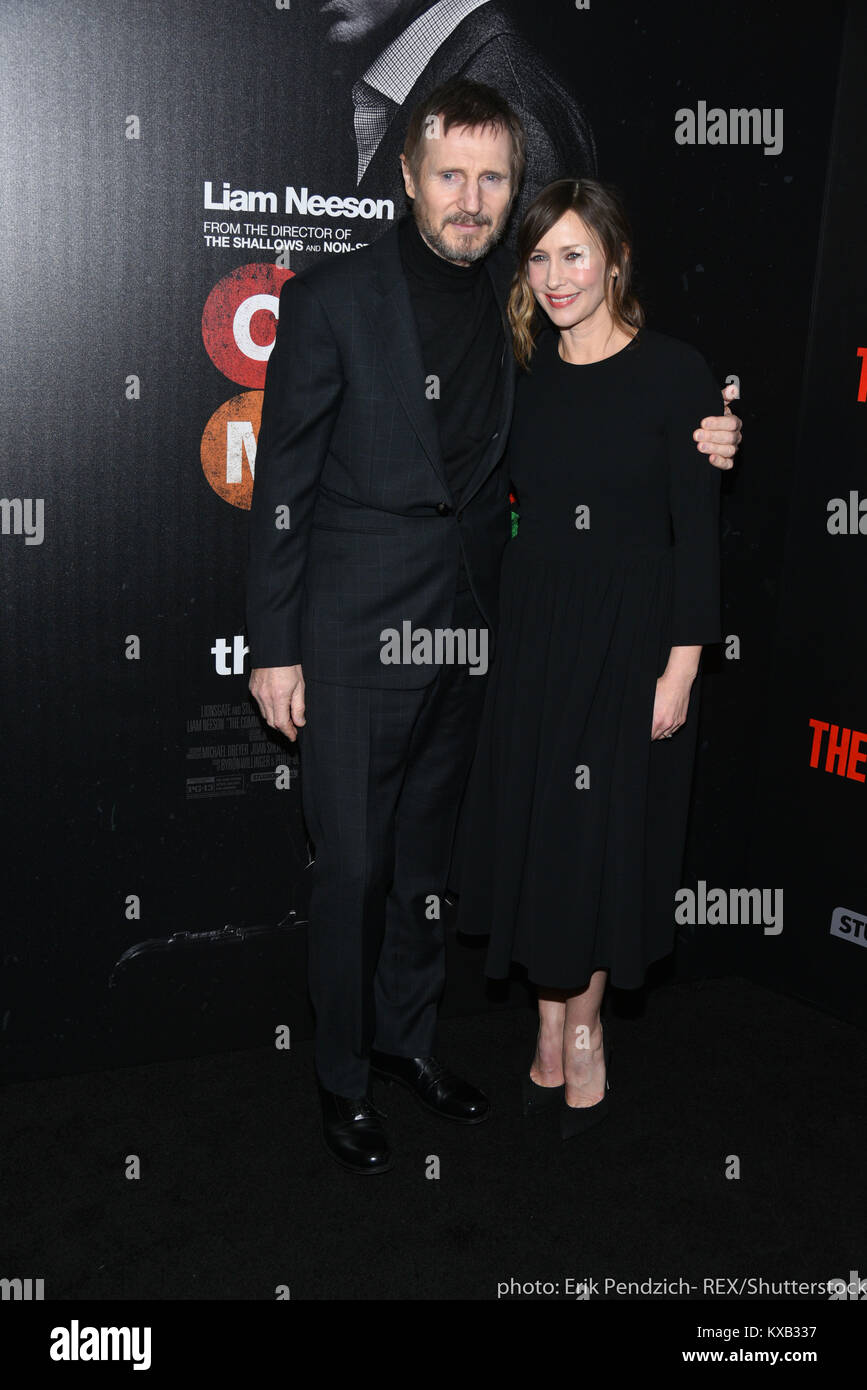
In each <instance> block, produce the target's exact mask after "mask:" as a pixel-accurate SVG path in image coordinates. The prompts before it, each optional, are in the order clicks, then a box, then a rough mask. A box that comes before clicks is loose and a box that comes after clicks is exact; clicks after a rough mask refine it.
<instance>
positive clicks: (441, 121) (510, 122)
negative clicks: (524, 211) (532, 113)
mask: <svg viewBox="0 0 867 1390" xmlns="http://www.w3.org/2000/svg"><path fill="white" fill-rule="evenodd" d="M452 126H456V127H457V128H458V129H461V128H462V127H463V126H469V127H470V128H471V129H474V128H476V127H479V126H482V127H486V128H487V129H489V130H492V131H494V130H506V131H508V133H509V135H510V136H511V138H512V160H511V174H512V190H513V192H516V191H517V189H518V188H519V187H520V184H521V180H522V178H523V177H524V165H525V163H526V144H527V140H526V136H525V134H524V127H523V126H522V125H521V122H520V120H519V119H518V117H517V116H516V115H515V112H514V111H513V110H512V108H511V106H510V105H509V103H508V102H507V101H506V99H505V97H502V96H500V93H499V92H498V91H496V89H495V88H494V87H488V86H486V84H485V83H484V82H471V81H470V80H469V78H466V77H450V78H449V80H448V81H447V82H443V83H442V84H441V85H440V86H439V87H435V88H434V90H433V91H432V92H431V93H430V94H429V95H428V96H426V97H425V98H424V100H423V101H420V102H419V103H418V105H417V106H416V107H414V108H413V112H412V115H411V116H410V118H409V125H408V127H407V131H406V138H405V140H404V145H403V153H404V157H405V159H406V162H407V164H408V165H409V171H410V173H411V174H412V177H413V179H414V180H417V179H418V176H419V173H420V171H421V166H422V161H423V159H424V154H425V148H426V141H427V140H428V139H430V137H431V135H432V134H437V135H446V134H448V132H449V130H450V129H451V128H452Z"/></svg>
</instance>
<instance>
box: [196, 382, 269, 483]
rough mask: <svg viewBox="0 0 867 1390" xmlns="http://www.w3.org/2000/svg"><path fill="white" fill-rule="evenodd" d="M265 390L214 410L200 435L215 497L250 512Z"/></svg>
mask: <svg viewBox="0 0 867 1390" xmlns="http://www.w3.org/2000/svg"><path fill="white" fill-rule="evenodd" d="M264 394H265V393H264V391H243V392H242V393H241V395H240V396H233V397H232V399H231V400H228V401H224V402H223V404H222V405H221V406H220V408H219V409H218V410H215V411H214V413H213V415H212V416H211V418H210V420H209V421H208V423H207V424H206V425H205V429H204V433H203V434H202V447H201V451H200V452H201V459H202V471H203V472H204V475H205V477H206V478H207V480H208V482H209V483H210V485H211V487H212V488H213V489H214V492H215V493H216V494H217V496H218V497H222V499H223V501H224V502H230V503H231V504H232V506H233V507H241V508H243V509H244V510H245V511H249V509H250V503H251V502H252V500H253V475H254V472H255V464H256V441H257V440H258V438H259V426H260V424H261V423H262V398H263V396H264Z"/></svg>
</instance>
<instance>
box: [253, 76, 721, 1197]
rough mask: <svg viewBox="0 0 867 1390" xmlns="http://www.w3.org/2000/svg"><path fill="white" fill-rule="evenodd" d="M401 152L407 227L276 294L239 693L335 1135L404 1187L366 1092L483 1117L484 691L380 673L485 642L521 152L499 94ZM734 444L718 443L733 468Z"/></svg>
mask: <svg viewBox="0 0 867 1390" xmlns="http://www.w3.org/2000/svg"><path fill="white" fill-rule="evenodd" d="M431 114H436V116H437V118H438V119H437V124H436V126H435V131H436V134H435V138H426V137H425V131H426V130H428V129H429V119H430V116H431ZM405 148H406V157H405V158H404V159H403V161H402V165H401V167H402V171H403V177H404V180H405V186H406V191H407V194H408V196H409V198H410V199H411V200H412V213H411V214H410V215H408V216H407V217H404V218H403V219H401V221H400V223H399V224H398V225H397V226H396V227H394V228H392V229H391V230H389V231H388V232H386V233H385V234H384V235H383V236H381V237H379V238H378V240H376V241H375V242H373V243H372V244H371V245H369V246H365V247H363V248H361V249H360V250H358V251H356V252H354V253H353V254H352V255H351V256H346V257H341V258H339V259H338V260H329V261H328V262H322V263H319V264H317V265H315V266H312V267H310V268H309V269H307V270H304V271H303V272H301V273H300V274H299V275H297V276H295V277H294V278H292V279H290V280H288V281H287V282H286V284H285V285H284V287H283V290H282V292H281V296H280V313H279V319H278V327H277V337H276V342H275V346H274V349H273V351H272V353H271V356H270V359H269V363H268V371H267V378H266V384H265V396H264V404H263V413H262V425H261V429H260V433H259V441H258V447H257V454H256V475H255V485H254V491H253V503H252V509H251V517H250V563H249V571H248V584H247V626H248V637H249V645H250V661H251V666H252V668H253V670H252V675H251V680H250V689H251V692H252V693H253V695H254V697H255V699H256V700H257V702H258V705H259V708H260V710H261V712H262V714H263V716H264V718H265V720H266V722H267V723H268V724H269V725H270V726H271V727H272V728H277V729H280V730H281V731H282V732H283V733H285V734H286V736H287V737H288V738H289V739H291V740H293V741H295V740H298V745H299V750H300V757H301V789H302V798H303V807H304V815H305V819H306V822H307V827H308V830H309V833H310V836H311V839H312V840H313V842H314V845H315V850H316V858H315V862H314V864H313V866H312V871H311V872H312V894H311V903H310V927H309V931H308V955H309V986H310V993H311V998H312V1000H313V1005H314V1010H315V1013H316V1041H315V1066H316V1074H317V1079H318V1083H319V1092H320V1099H321V1104H322V1120H323V1136H324V1140H325V1144H326V1147H327V1149H328V1151H329V1153H330V1154H331V1156H332V1157H333V1158H334V1159H335V1160H336V1161H337V1162H339V1163H341V1164H342V1165H343V1166H344V1167H345V1168H347V1169H350V1170H351V1171H354V1172H359V1173H374V1172H383V1171H386V1170H387V1169H388V1168H390V1167H391V1165H392V1159H391V1151H390V1146H389V1140H388V1136H387V1135H386V1132H385V1129H384V1127H383V1123H382V1120H383V1117H382V1116H381V1114H380V1112H379V1111H378V1110H377V1109H376V1107H375V1106H374V1104H373V1101H372V1098H371V1095H370V1089H369V1080H370V1073H371V1071H372V1070H373V1071H374V1072H375V1073H376V1074H378V1075H379V1076H382V1077H386V1078H388V1079H391V1080H396V1081H399V1082H400V1083H402V1084H403V1085H405V1086H407V1087H408V1088H409V1089H410V1090H411V1091H412V1092H413V1094H414V1095H415V1096H416V1097H417V1099H418V1100H419V1101H420V1102H421V1103H422V1104H423V1105H425V1106H426V1107H427V1108H428V1109H430V1110H432V1111H434V1112H435V1113H436V1114H438V1115H439V1116H441V1117H443V1118H446V1119H449V1120H452V1121H454V1122H456V1123H463V1124H476V1123H479V1122H481V1121H483V1120H485V1119H486V1118H487V1117H488V1114H489V1110H490V1106H489V1102H488V1100H487V1098H486V1097H485V1095H484V1094H483V1093H482V1092H481V1091H480V1090H478V1089H477V1088H476V1087H475V1086H474V1085H471V1084H469V1083H468V1082H466V1081H464V1080H462V1079H461V1078H460V1077H459V1076H457V1075H456V1074H455V1073H454V1072H453V1071H451V1070H450V1069H449V1068H448V1067H446V1066H445V1065H444V1064H442V1063H441V1062H440V1061H439V1060H438V1059H437V1058H436V1056H435V1052H434V1049H435V1030H436V1011H437V1004H438V1001H439V997H440V994H441V992H442V988H443V984H444V980H445V940H444V931H443V922H442V919H441V914H440V913H439V912H436V911H432V910H431V908H432V905H436V904H438V903H439V901H440V900H441V897H442V896H443V895H444V893H445V890H446V887H447V876H448V869H449V859H450V854H451V847H452V837H453V831H454V825H455V820H456V816H457V811H458V807H459V803H460V798H461V793H462V791H463V787H464V783H465V780H466V776H467V772H468V770H469V765H470V762H471V759H472V753H473V750H474V747H475V742H476V733H477V728H478V723H479V718H480V715H481V706H482V700H483V696H484V686H485V680H484V676H483V674H481V672H480V671H478V670H477V671H473V670H472V669H471V668H470V666H469V665H468V664H457V663H454V664H442V663H441V664H439V665H438V664H436V661H435V660H434V661H429V662H428V663H427V664H415V663H414V662H403V663H396V664H392V663H386V662H384V661H383V659H382V655H383V647H382V633H383V631H384V630H386V629H393V630H397V631H398V632H400V631H401V630H402V628H403V625H404V623H405V622H407V621H410V622H411V624H412V626H413V628H414V629H424V630H426V631H428V632H435V631H437V630H439V631H443V630H445V629H448V628H451V629H455V630H463V631H465V632H470V631H477V632H480V631H485V632H486V633H487V632H490V634H491V637H492V638H493V636H494V634H495V633H496V625H497V590H498V577H499V565H500V558H501V555H502V551H503V547H504V545H505V543H506V541H507V539H508V536H509V531H510V526H509V504H508V479H507V478H506V476H505V471H504V470H503V469H502V468H501V467H499V464H500V460H501V458H502V455H503V451H504V447H505V443H506V437H507V433H508V427H509V421H510V418H511V411H512V402H513V395H514V359H513V355H512V348H511V339H510V334H509V332H508V329H507V325H506V321H505V318H504V316H503V310H504V306H505V302H506V299H507V295H508V290H509V285H510V281H511V276H512V269H513V263H514V258H513V255H512V253H511V252H510V251H509V250H508V249H507V248H506V247H503V246H498V245H497V243H498V241H499V240H500V239H501V237H502V235H503V232H504V229H505V226H506V223H507V220H508V217H509V214H510V210H511V208H512V205H513V203H514V200H515V197H516V194H517V192H518V189H519V187H520V184H521V178H522V175H523V166H524V158H525V136H524V131H523V126H522V125H521V122H520V121H519V120H518V118H517V116H516V115H515V113H514V112H513V111H512V109H511V107H510V106H509V104H508V103H507V102H506V101H505V100H504V99H503V98H502V97H501V96H500V94H499V93H498V92H496V91H494V90H493V89H491V88H490V87H487V86H484V85H482V84H478V83H475V82H469V81H466V80H465V79H460V78H458V79H454V80H452V81H450V82H449V83H447V84H445V85H444V86H443V87H440V88H439V89H437V90H436V91H435V92H434V93H432V94H429V95H428V96H427V97H426V98H425V99H424V100H423V101H422V102H421V103H420V104H419V105H418V106H417V107H416V108H415V109H414V111H413V115H412V117H411V120H410V123H409V129H408V131H407V133H406V140H405ZM453 173H455V179H454V181H453V180H452V174H453ZM456 295H460V296H462V298H461V300H460V306H461V307H460V312H459V313H458V314H457V317H456V313H455V304H456V300H455V296H456ZM463 296H465V298H463ZM432 372H434V373H436V375H437V378H438V381H439V383H440V386H441V390H440V391H439V392H438V393H437V394H436V395H435V396H431V394H430V392H429V391H428V390H427V389H426V388H427V386H428V384H429V382H430V379H431V373H432ZM695 423H696V426H697V427H698V426H699V424H700V422H699V421H698V420H697V421H696V422H695ZM739 423H740V422H739V421H738V420H737V419H736V418H735V417H733V416H728V417H724V418H721V417H717V418H714V419H713V420H710V421H707V422H706V425H707V428H708V430H709V431H710V432H709V433H705V434H703V435H702V436H701V437H702V438H703V439H704V440H706V441H707V442H708V443H709V444H711V445H712V446H713V447H714V449H715V450H716V455H718V456H719V457H718V458H717V459H716V461H718V462H720V463H721V464H722V465H723V466H726V465H727V463H728V460H729V459H730V458H731V455H732V454H733V453H734V451H735V447H736V444H737V440H738V438H739V436H738V434H737V429H738V425H739ZM716 455H714V456H712V461H714V458H716ZM695 462H696V467H697V468H703V467H707V458H706V455H704V454H701V453H698V452H697V453H696V461H695ZM286 516H288V517H289V518H290V521H289V525H288V527H287V526H286V525H285V523H284V521H283V518H285V517H286Z"/></svg>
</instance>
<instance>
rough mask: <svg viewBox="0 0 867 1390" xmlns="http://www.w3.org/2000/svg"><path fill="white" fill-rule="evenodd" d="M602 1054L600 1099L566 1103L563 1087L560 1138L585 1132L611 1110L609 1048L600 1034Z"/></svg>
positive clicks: (569, 1137) (573, 1136)
mask: <svg viewBox="0 0 867 1390" xmlns="http://www.w3.org/2000/svg"><path fill="white" fill-rule="evenodd" d="M602 1055H603V1056H604V1058H605V1094H604V1095H603V1097H602V1099H601V1100H597V1102H596V1104H595V1105H581V1106H574V1105H567V1104H566V1088H565V1084H564V1087H563V1104H562V1105H561V1107H560V1137H561V1139H574V1138H576V1136H577V1135H579V1134H586V1132H587V1130H588V1129H592V1128H593V1126H594V1125H597V1124H599V1121H600V1120H604V1119H605V1117H606V1116H607V1115H608V1114H609V1112H610V1110H611V1100H610V1092H611V1080H610V1071H611V1048H610V1046H609V1043H608V1035H607V1034H606V1033H605V1032H604V1030H603V1034H602Z"/></svg>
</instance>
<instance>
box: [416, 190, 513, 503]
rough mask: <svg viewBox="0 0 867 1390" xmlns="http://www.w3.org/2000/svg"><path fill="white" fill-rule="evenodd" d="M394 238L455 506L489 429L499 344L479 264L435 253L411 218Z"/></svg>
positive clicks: (498, 384) (494, 413)
mask: <svg viewBox="0 0 867 1390" xmlns="http://www.w3.org/2000/svg"><path fill="white" fill-rule="evenodd" d="M398 235H399V239H400V242H399V244H400V256H401V262H402V264H403V269H404V273H405V275H406V278H407V282H408V284H409V293H410V299H411V300H412V306H413V309H414V311H415V316H416V322H417V324H418V331H419V337H420V339H421V351H422V361H423V363H424V369H425V375H426V376H427V377H431V376H433V377H436V378H437V379H438V391H439V395H438V398H437V397H436V396H433V397H432V398H431V404H432V406H433V408H434V410H435V413H436V421H437V428H438V430H439V438H440V449H441V451H442V457H443V465H444V467H445V470H446V476H447V477H448V481H449V487H450V488H451V490H452V494H453V495H454V498H455V501H456V502H457V503H459V502H460V500H461V495H462V493H463V490H464V488H465V486H466V483H467V481H468V480H469V478H470V475H471V474H472V472H473V470H474V469H475V466H476V464H477V463H478V461H479V459H480V458H481V456H482V453H483V451H484V448H485V445H486V444H487V443H488V441H489V440H490V438H491V436H492V435H493V433H494V431H495V430H496V428H497V419H498V416H499V407H500V392H501V390H502V379H501V373H500V363H501V359H502V355H503V345H504V338H503V327H502V319H501V317H500V310H499V306H498V304H497V301H496V298H495V296H494V290H493V286H492V284H491V277H490V276H489V275H488V273H487V271H486V270H485V263H484V260H480V261H475V262H473V264H472V265H467V266H462V265H455V264H454V263H453V262H452V261H447V260H445V259H444V257H442V256H439V255H437V253H436V252H435V251H432V250H431V248H430V247H429V246H428V244H427V242H426V241H425V240H424V238H423V237H422V235H421V233H420V232H419V230H418V227H417V226H416V223H415V218H414V217H413V216H412V214H411V213H408V214H407V215H406V216H405V217H404V218H402V219H401V221H400V222H399V223H398ZM427 394H428V395H429V396H430V393H429V392H428V393H427Z"/></svg>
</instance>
